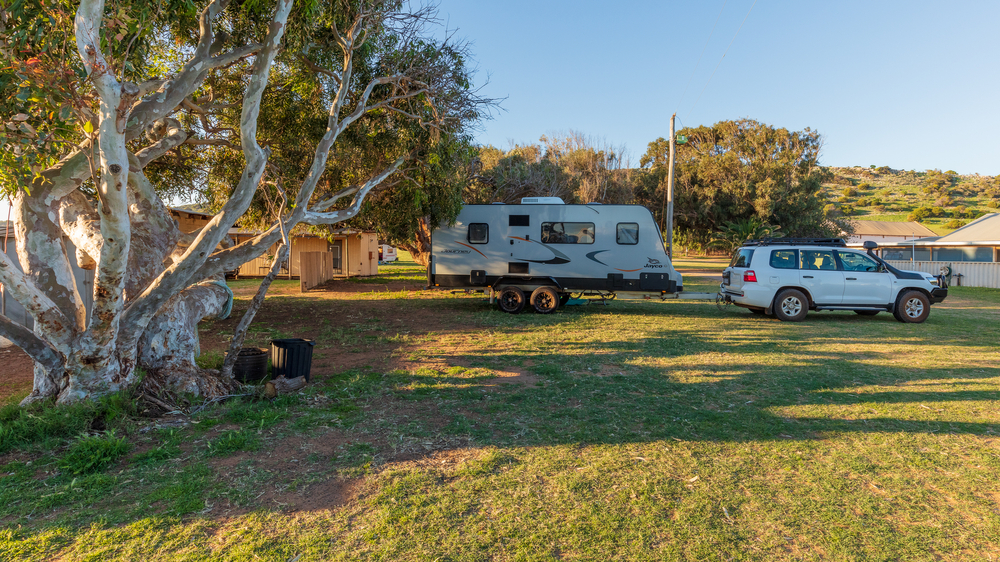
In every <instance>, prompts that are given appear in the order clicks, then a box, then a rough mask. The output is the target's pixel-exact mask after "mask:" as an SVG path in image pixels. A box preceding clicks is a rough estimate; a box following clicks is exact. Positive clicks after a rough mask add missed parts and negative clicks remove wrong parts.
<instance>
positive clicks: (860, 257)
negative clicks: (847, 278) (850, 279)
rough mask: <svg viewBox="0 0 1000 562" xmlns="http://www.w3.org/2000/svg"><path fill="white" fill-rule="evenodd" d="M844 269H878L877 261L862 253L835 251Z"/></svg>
mask: <svg viewBox="0 0 1000 562" xmlns="http://www.w3.org/2000/svg"><path fill="white" fill-rule="evenodd" d="M837 255H838V256H839V257H840V263H842V264H844V271H878V269H879V268H878V263H877V262H876V261H875V260H873V259H871V258H870V257H868V256H866V255H864V254H856V253H854V252H837Z"/></svg>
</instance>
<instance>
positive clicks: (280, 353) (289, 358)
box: [271, 338, 316, 382]
mask: <svg viewBox="0 0 1000 562" xmlns="http://www.w3.org/2000/svg"><path fill="white" fill-rule="evenodd" d="M314 345H316V342H314V341H312V340H304V339H301V338H291V339H287V340H271V378H272V379H273V378H277V377H280V376H281V375H285V378H286V379H294V378H295V377H305V378H306V382H309V370H310V369H311V368H312V359H313V346H314Z"/></svg>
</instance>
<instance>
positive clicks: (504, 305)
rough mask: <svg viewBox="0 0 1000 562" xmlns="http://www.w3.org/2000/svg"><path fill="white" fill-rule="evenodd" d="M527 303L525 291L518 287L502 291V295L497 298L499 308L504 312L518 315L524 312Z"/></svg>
mask: <svg viewBox="0 0 1000 562" xmlns="http://www.w3.org/2000/svg"><path fill="white" fill-rule="evenodd" d="M526 301H527V299H525V298H524V291H522V290H521V289H518V288H517V287H504V288H503V289H500V295H499V296H498V297H497V306H499V307H500V310H502V311H504V312H507V313H510V314H517V313H519V312H521V311H522V310H524V305H525V304H526Z"/></svg>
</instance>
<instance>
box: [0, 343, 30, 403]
mask: <svg viewBox="0 0 1000 562" xmlns="http://www.w3.org/2000/svg"><path fill="white" fill-rule="evenodd" d="M0 365H3V375H2V376H0V404H6V403H7V401H8V400H10V397H11V396H14V395H16V394H21V393H24V392H30V391H31V387H32V384H33V383H34V379H35V375H34V369H35V366H34V365H35V364H34V362H33V361H32V360H31V358H30V357H28V354H27V353H25V352H23V351H21V348H19V347H15V346H9V347H5V348H2V349H0Z"/></svg>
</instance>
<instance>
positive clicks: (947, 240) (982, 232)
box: [937, 213, 1000, 244]
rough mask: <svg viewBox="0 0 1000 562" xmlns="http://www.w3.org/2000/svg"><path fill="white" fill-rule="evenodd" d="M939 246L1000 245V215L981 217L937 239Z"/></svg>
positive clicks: (993, 214) (992, 214)
mask: <svg viewBox="0 0 1000 562" xmlns="http://www.w3.org/2000/svg"><path fill="white" fill-rule="evenodd" d="M937 241H938V243H941V244H960V243H979V244H982V243H983V242H987V243H990V244H1000V213H990V214H988V215H983V216H981V217H979V218H978V219H976V220H974V221H972V222H970V223H969V224H967V225H965V226H963V227H962V228H960V229H958V230H956V231H955V232H952V233H951V234H946V235H944V236H942V237H941V238H939V239H938V240H937Z"/></svg>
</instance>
